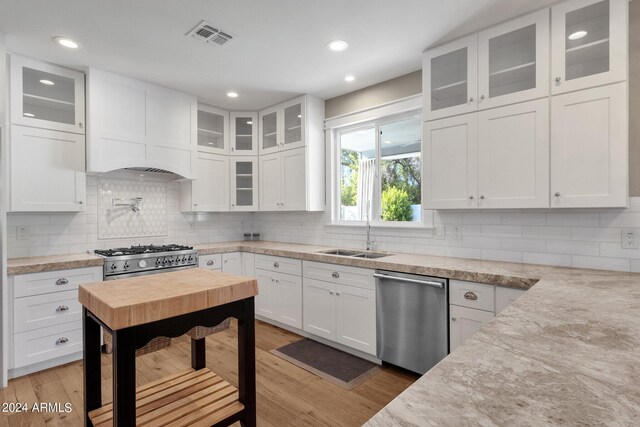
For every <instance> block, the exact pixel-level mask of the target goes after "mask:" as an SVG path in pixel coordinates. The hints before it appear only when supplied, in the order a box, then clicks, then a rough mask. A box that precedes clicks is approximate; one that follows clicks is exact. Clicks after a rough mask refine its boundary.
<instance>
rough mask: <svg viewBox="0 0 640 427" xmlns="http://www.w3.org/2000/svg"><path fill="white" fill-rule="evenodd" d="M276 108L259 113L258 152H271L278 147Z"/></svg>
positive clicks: (279, 142) (279, 143)
mask: <svg viewBox="0 0 640 427" xmlns="http://www.w3.org/2000/svg"><path fill="white" fill-rule="evenodd" d="M278 122H279V120H278V109H277V108H274V109H270V110H266V111H263V112H261V113H260V154H267V153H273V152H275V151H278V150H279V149H280V145H281V141H280V140H279V135H278V129H279V123H278Z"/></svg>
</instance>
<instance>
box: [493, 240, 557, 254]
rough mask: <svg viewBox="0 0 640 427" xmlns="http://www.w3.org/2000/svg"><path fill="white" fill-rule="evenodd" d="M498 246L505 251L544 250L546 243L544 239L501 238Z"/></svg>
mask: <svg viewBox="0 0 640 427" xmlns="http://www.w3.org/2000/svg"><path fill="white" fill-rule="evenodd" d="M500 248H501V249H502V250H505V251H524V252H545V251H546V249H547V244H546V241H545V240H536V239H511V238H505V239H501V241H500Z"/></svg>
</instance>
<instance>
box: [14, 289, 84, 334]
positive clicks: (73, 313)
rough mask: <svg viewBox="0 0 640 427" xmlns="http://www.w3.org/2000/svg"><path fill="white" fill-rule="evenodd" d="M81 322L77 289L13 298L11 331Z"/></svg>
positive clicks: (80, 306)
mask: <svg viewBox="0 0 640 427" xmlns="http://www.w3.org/2000/svg"><path fill="white" fill-rule="evenodd" d="M69 322H76V323H77V326H81V324H82V305H81V304H80V303H79V302H78V292H77V291H66V292H57V293H55V294H51V295H35V296H31V297H24V298H16V299H14V300H13V331H14V332H26V331H32V330H34V329H40V328H44V327H47V326H53V325H59V324H62V323H69Z"/></svg>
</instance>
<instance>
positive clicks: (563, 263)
mask: <svg viewBox="0 0 640 427" xmlns="http://www.w3.org/2000/svg"><path fill="white" fill-rule="evenodd" d="M522 262H525V263H527V264H545V265H558V266H560V267H571V255H566V254H548V253H539V252H523V253H522Z"/></svg>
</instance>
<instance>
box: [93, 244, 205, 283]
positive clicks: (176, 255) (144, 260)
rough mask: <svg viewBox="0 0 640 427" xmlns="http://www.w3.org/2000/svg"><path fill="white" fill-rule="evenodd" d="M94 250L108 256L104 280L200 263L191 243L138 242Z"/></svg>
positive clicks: (174, 269) (153, 272) (181, 267)
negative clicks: (136, 243)
mask: <svg viewBox="0 0 640 427" xmlns="http://www.w3.org/2000/svg"><path fill="white" fill-rule="evenodd" d="M95 253H96V254H97V255H101V256H103V257H105V263H104V280H115V279H124V278H127V277H135V276H143V275H147V274H155V273H160V272H163V273H166V272H169V271H178V270H186V269H188V268H195V267H197V266H198V253H197V252H196V251H195V250H194V249H193V247H192V246H183V245H157V246H156V245H139V246H131V247H129V248H116V249H96V250H95Z"/></svg>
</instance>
